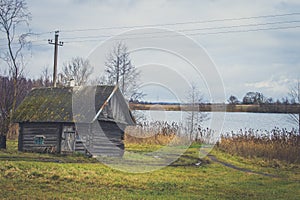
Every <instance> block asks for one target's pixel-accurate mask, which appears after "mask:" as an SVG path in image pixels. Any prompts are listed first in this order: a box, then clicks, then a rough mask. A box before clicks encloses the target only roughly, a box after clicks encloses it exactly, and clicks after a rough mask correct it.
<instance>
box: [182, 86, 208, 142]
mask: <svg viewBox="0 0 300 200" xmlns="http://www.w3.org/2000/svg"><path fill="white" fill-rule="evenodd" d="M187 100H188V105H189V106H190V111H188V112H187V117H186V123H187V130H188V132H189V137H190V140H193V139H194V135H195V139H197V138H198V135H197V134H198V133H199V130H201V128H202V123H203V122H204V121H205V120H207V119H208V115H207V113H204V112H201V110H200V107H201V104H202V103H203V95H202V94H201V93H200V91H199V88H198V87H197V86H196V84H195V83H192V84H191V88H190V91H189V92H188V95H187Z"/></svg>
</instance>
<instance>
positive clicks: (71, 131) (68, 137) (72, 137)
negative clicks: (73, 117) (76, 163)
mask: <svg viewBox="0 0 300 200" xmlns="http://www.w3.org/2000/svg"><path fill="white" fill-rule="evenodd" d="M75 144H76V134H75V128H74V127H73V126H64V127H63V132H62V138H61V152H62V153H71V152H74V151H75Z"/></svg>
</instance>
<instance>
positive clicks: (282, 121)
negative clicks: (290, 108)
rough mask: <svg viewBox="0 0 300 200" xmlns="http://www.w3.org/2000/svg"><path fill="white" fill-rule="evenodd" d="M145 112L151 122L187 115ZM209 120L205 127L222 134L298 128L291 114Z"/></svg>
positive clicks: (212, 116)
mask: <svg viewBox="0 0 300 200" xmlns="http://www.w3.org/2000/svg"><path fill="white" fill-rule="evenodd" d="M140 112H143V113H144V115H145V116H146V118H147V120H149V121H156V120H161V121H168V122H173V121H175V122H181V123H184V122H185V121H186V117H187V113H186V112H178V111H140ZM208 116H209V118H210V119H209V120H207V121H204V122H203V127H209V128H212V129H215V130H221V132H222V133H226V132H231V131H234V132H236V131H239V130H240V129H244V130H245V129H249V128H251V129H255V130H262V131H264V130H267V131H270V130H272V129H274V128H275V127H278V128H280V129H282V128H286V129H287V130H288V131H290V130H292V129H293V128H297V126H296V125H295V124H293V123H291V121H290V118H289V114H269V113H238V112H235V113H233V112H227V113H221V112H214V113H208Z"/></svg>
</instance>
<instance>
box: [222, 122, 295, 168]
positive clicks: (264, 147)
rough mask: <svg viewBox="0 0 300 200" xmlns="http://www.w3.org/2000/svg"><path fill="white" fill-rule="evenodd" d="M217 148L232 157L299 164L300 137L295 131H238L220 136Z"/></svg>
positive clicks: (276, 128)
mask: <svg viewBox="0 0 300 200" xmlns="http://www.w3.org/2000/svg"><path fill="white" fill-rule="evenodd" d="M217 147H218V148H219V149H220V150H222V151H224V152H227V153H230V154H232V155H238V156H243V157H249V158H255V157H261V158H265V159H267V160H273V159H277V160H282V161H286V162H288V163H300V135H299V133H298V131H297V130H295V129H292V130H291V131H288V130H287V129H280V128H278V127H275V128H274V129H273V130H271V131H267V130H254V129H246V130H239V131H238V132H236V133H234V132H231V133H227V134H224V135H222V137H221V140H220V141H219V142H218V143H217Z"/></svg>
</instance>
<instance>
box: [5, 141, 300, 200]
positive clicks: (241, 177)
mask: <svg viewBox="0 0 300 200" xmlns="http://www.w3.org/2000/svg"><path fill="white" fill-rule="evenodd" d="M198 148H199V146H198V145H193V146H192V148H190V149H188V151H187V152H186V153H185V154H184V155H183V156H182V157H181V158H180V159H179V160H178V161H176V162H175V163H173V164H172V165H171V166H168V167H165V168H162V169H160V170H156V171H153V172H149V173H126V172H121V171H118V170H114V169H112V168H110V167H108V166H105V165H104V164H101V163H99V162H96V161H95V159H91V158H86V157H83V156H80V155H73V156H60V155H48V154H34V153H20V152H17V151H16V142H11V141H9V143H8V149H7V150H4V151H3V150H1V151H0V188H1V189H0V199H300V190H299V187H300V168H299V165H288V164H286V163H282V162H279V161H276V163H277V164H276V165H274V163H266V162H265V161H263V160H261V159H245V158H241V157H236V156H235V157H232V156H229V155H228V154H225V153H222V152H220V151H216V150H214V151H213V152H212V154H214V155H215V156H216V157H217V158H218V159H219V160H222V161H226V162H228V163H231V164H234V165H236V166H239V167H242V168H247V169H251V170H254V171H260V172H266V173H272V174H275V175H278V177H276V178H273V177H266V176H262V175H256V174H252V173H245V172H241V171H238V170H235V169H231V168H228V167H225V166H223V165H221V164H219V163H215V162H211V161H209V159H208V158H205V159H204V160H203V161H205V162H203V163H204V164H203V165H201V166H199V167H197V166H195V165H194V163H195V162H196V161H198V160H199V158H198V150H199V149H198ZM127 149H128V150H129V151H132V152H151V151H153V150H157V149H159V146H157V145H141V144H140V145H137V144H132V145H127ZM44 161H46V162H44ZM180 165H181V166H180Z"/></svg>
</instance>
